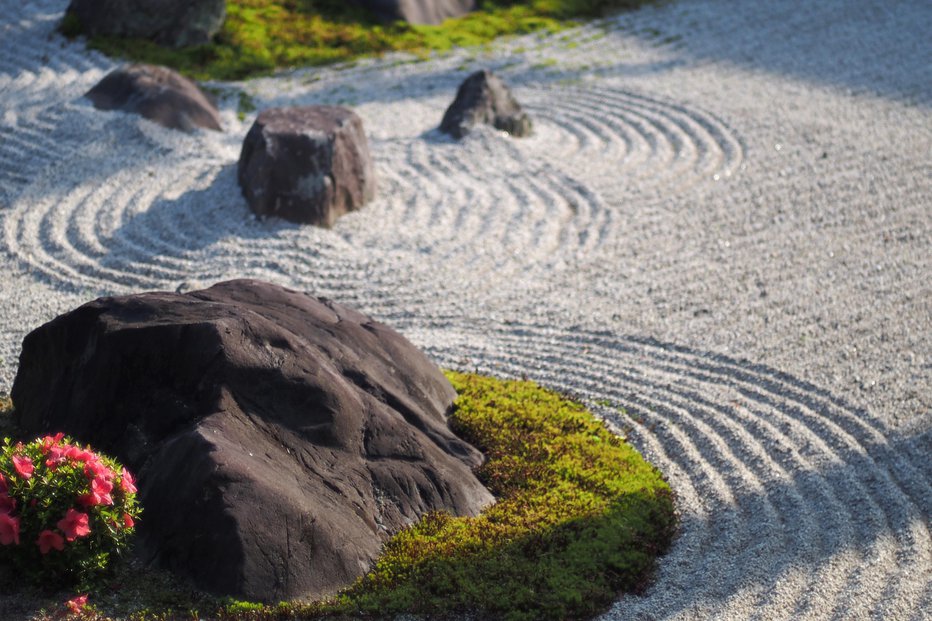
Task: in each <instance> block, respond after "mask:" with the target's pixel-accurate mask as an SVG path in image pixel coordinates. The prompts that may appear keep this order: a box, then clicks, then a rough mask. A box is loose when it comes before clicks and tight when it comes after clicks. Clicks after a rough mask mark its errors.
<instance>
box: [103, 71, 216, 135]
mask: <svg viewBox="0 0 932 621" xmlns="http://www.w3.org/2000/svg"><path fill="white" fill-rule="evenodd" d="M85 97H87V98H88V99H90V100H91V102H92V103H93V104H94V107H95V108H97V109H99V110H122V111H123V112H131V113H134V114H140V115H142V116H144V117H145V118H147V119H149V120H151V121H154V122H156V123H158V124H159V125H163V126H165V127H169V128H171V129H181V130H184V131H193V130H194V129H196V128H198V127H203V128H206V129H213V130H217V131H220V129H221V128H220V115H219V113H218V112H217V108H216V107H215V106H214V105H213V103H211V101H210V100H209V99H208V98H207V96H206V95H205V94H204V93H203V91H201V89H200V88H199V87H198V86H197V84H195V83H194V82H192V81H191V80H189V79H187V78H186V77H184V76H182V75H181V74H179V73H177V72H175V71H172V70H171V69H168V68H167V67H158V66H155V65H127V66H124V67H120V68H118V69H115V70H113V71H111V72H110V73H109V74H107V75H106V76H105V77H104V79H103V80H101V81H100V82H98V83H97V86H95V87H94V88H92V89H91V90H89V91H88V92H87V95H85Z"/></svg>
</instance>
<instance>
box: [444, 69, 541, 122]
mask: <svg viewBox="0 0 932 621" xmlns="http://www.w3.org/2000/svg"><path fill="white" fill-rule="evenodd" d="M479 123H484V124H486V125H492V126H493V127H495V128H497V129H500V130H502V131H506V132H508V133H509V134H511V135H512V136H518V137H521V136H527V135H528V134H530V133H531V119H530V118H528V115H527V114H526V113H525V112H524V111H522V110H521V106H520V105H519V104H518V101H517V100H516V99H515V98H514V96H513V95H512V94H511V91H510V90H509V89H508V87H507V86H506V85H505V83H504V82H502V81H501V79H499V77H498V76H496V75H495V74H493V73H492V72H491V71H489V70H488V69H483V70H481V71H477V72H475V73H473V74H472V75H470V76H469V77H468V78H466V80H464V81H463V83H462V84H460V87H459V89H458V90H457V91H456V99H454V100H453V103H452V104H450V107H449V108H447V111H446V113H445V114H444V115H443V120H442V121H441V122H440V131H442V132H445V133H447V134H450V135H452V136H454V137H456V138H462V137H463V136H465V135H466V134H468V133H469V131H470V130H471V129H472V128H473V127H474V126H475V125H477V124H479Z"/></svg>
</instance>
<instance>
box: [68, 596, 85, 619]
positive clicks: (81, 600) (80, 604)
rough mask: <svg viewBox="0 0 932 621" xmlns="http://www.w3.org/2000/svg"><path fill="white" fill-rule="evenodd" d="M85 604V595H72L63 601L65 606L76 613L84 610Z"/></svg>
mask: <svg viewBox="0 0 932 621" xmlns="http://www.w3.org/2000/svg"><path fill="white" fill-rule="evenodd" d="M85 606H87V595H79V596H78V597H73V598H71V599H69V600H68V601H67V602H65V607H66V608H67V609H68V610H70V611H71V612H72V613H73V614H76V615H79V614H81V611H82V610H84V608H85Z"/></svg>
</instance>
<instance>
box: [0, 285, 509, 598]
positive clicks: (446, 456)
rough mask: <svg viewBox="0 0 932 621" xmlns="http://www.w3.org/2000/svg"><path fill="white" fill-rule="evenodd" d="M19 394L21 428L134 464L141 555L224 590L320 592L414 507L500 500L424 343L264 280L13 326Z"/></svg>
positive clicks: (473, 505) (108, 303)
mask: <svg viewBox="0 0 932 621" xmlns="http://www.w3.org/2000/svg"><path fill="white" fill-rule="evenodd" d="M12 396H13V399H14V401H15V403H16V414H15V416H16V418H17V424H18V425H19V426H20V428H21V429H22V430H23V432H24V433H26V434H32V435H34V434H42V433H44V432H46V431H52V430H54V431H56V432H57V431H63V432H65V433H67V434H69V435H72V436H74V437H76V438H78V439H79V440H80V441H82V442H88V443H91V444H92V445H93V446H95V447H97V448H99V449H101V450H104V451H106V452H108V453H111V454H113V455H115V456H117V457H118V458H119V459H120V460H121V461H123V462H124V463H126V464H127V466H128V467H129V468H130V469H131V470H133V471H135V472H138V474H139V477H138V479H139V483H138V487H139V489H140V494H141V496H140V501H141V503H142V506H143V507H144V508H145V514H144V518H143V520H142V521H141V522H140V536H141V548H142V552H143V553H144V555H146V556H147V557H148V558H149V559H150V560H152V561H157V562H158V563H159V564H160V565H161V566H163V567H165V568H168V569H170V570H172V571H174V572H175V573H178V574H180V575H184V576H188V577H190V578H192V579H193V580H194V581H195V582H196V583H197V585H198V586H200V587H201V588H204V589H207V590H209V591H212V592H215V593H218V594H225V595H231V596H234V597H238V598H245V599H249V600H261V601H271V602H275V601H279V600H282V599H294V598H305V597H315V598H316V597H320V596H325V595H329V594H332V593H334V592H336V591H337V590H339V589H340V588H343V587H346V586H348V585H349V584H351V583H352V582H353V581H354V580H355V579H356V578H358V577H359V576H361V575H362V574H363V573H364V572H365V571H366V570H367V569H368V568H369V566H370V564H371V563H372V562H373V561H374V559H375V558H376V556H377V555H378V553H379V551H380V549H381V547H382V544H383V543H385V541H386V540H387V539H388V538H389V537H390V536H391V535H392V534H394V533H395V532H397V531H398V530H400V529H401V528H403V527H404V526H406V525H409V524H411V523H412V522H414V521H415V520H417V519H418V517H420V516H421V515H423V514H424V513H427V512H429V511H437V510H444V511H448V512H451V513H454V514H458V515H475V514H477V513H478V512H479V511H480V510H481V509H482V508H483V507H485V506H486V505H488V504H490V503H491V502H492V500H493V499H492V496H491V495H490V493H489V492H488V491H487V490H486V489H485V487H484V486H483V485H482V484H481V483H480V482H479V481H478V479H476V477H475V476H474V475H473V472H472V469H473V468H475V467H477V466H478V465H480V464H481V463H482V461H483V457H482V454H481V453H479V451H477V450H476V449H475V448H473V447H472V446H470V445H469V444H467V443H466V442H464V441H463V440H461V439H459V438H458V437H456V436H455V435H454V434H453V433H452V432H451V431H450V429H449V427H448V426H447V421H446V417H447V413H448V411H449V410H450V408H451V406H452V403H453V399H454V398H455V396H456V393H455V391H454V390H453V387H452V386H451V385H450V383H449V382H448V381H447V380H446V378H445V377H444V376H443V374H442V373H441V372H440V370H439V369H437V367H436V366H435V365H434V364H433V363H431V361H430V360H429V359H428V358H427V357H426V356H425V355H424V354H423V353H421V352H420V351H418V350H417V349H416V348H415V347H414V346H413V345H411V343H410V342H408V341H407V340H406V339H405V338H404V337H402V336H401V335H400V334H398V333H397V332H395V331H394V330H392V329H390V328H388V327H387V326H385V325H383V324H380V323H378V322H376V321H373V320H372V319H370V318H368V317H366V316H364V315H361V314H359V313H357V312H355V311H353V310H350V309H348V308H346V307H344V306H341V305H339V304H336V303H334V302H331V301H329V300H325V299H319V298H315V297H311V296H309V295H306V294H304V293H298V292H296V291H291V290H289V289H284V288H282V287H279V286H276V285H271V284H268V283H263V282H258V281H251V280H237V281H230V282H225V283H221V284H218V285H215V286H213V287H211V288H210V289H206V290H203V291H195V292H192V293H187V294H178V293H144V294H139V295H130V296H125V297H116V298H101V299H98V300H95V301H93V302H90V303H88V304H85V305H83V306H81V307H79V308H77V309H76V310H74V311H71V312H69V313H67V314H65V315H62V316H59V317H58V318H56V319H54V320H53V321H51V322H49V323H47V324H45V325H43V326H42V327H40V328H38V329H36V330H35V331H33V332H32V333H30V334H29V335H28V336H27V337H26V338H25V340H24V342H23V350H22V355H21V356H20V368H19V372H18V373H17V376H16V380H15V382H14V385H13V391H12Z"/></svg>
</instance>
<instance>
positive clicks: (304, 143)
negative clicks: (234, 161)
mask: <svg viewBox="0 0 932 621" xmlns="http://www.w3.org/2000/svg"><path fill="white" fill-rule="evenodd" d="M238 178H239V184H240V187H241V188H242V190H243V195H244V196H245V197H246V201H247V202H248V203H249V207H250V208H251V209H252V210H253V212H255V213H256V214H257V215H259V216H276V217H279V218H284V219H286V220H290V221H291V222H298V223H303V224H316V225H319V226H327V227H329V226H332V225H333V223H334V222H335V221H336V219H337V218H338V217H340V216H342V215H343V214H345V213H346V212H348V211H352V210H354V209H358V208H359V207H361V206H362V205H363V204H365V203H366V202H367V201H369V200H371V199H372V197H373V196H374V195H375V172H374V169H373V165H372V158H371V156H370V155H369V143H368V142H367V141H366V134H365V132H364V131H363V126H362V119H360V118H359V116H358V115H357V114H356V113H355V112H353V111H352V110H349V109H347V108H342V107H338V106H308V107H295V108H272V109H269V110H263V111H262V112H261V113H259V116H258V118H256V122H255V123H253V126H252V127H251V128H250V129H249V133H248V134H246V139H245V140H244V141H243V150H242V152H241V153H240V157H239V168H238Z"/></svg>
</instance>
